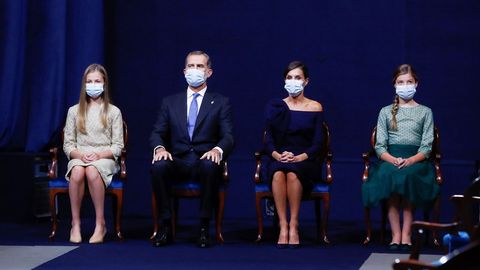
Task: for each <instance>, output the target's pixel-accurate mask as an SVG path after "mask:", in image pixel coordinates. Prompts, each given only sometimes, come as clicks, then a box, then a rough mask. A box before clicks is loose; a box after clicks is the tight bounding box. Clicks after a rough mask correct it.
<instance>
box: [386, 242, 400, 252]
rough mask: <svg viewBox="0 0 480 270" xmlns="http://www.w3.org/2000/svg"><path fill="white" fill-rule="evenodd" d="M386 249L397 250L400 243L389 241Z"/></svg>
mask: <svg viewBox="0 0 480 270" xmlns="http://www.w3.org/2000/svg"><path fill="white" fill-rule="evenodd" d="M388 249H389V250H393V251H396V250H399V249H400V244H397V243H390V245H388Z"/></svg>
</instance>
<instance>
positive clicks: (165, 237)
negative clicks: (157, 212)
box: [153, 227, 173, 247]
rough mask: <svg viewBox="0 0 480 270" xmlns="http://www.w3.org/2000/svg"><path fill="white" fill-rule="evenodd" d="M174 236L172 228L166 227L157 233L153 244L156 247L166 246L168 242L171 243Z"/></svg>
mask: <svg viewBox="0 0 480 270" xmlns="http://www.w3.org/2000/svg"><path fill="white" fill-rule="evenodd" d="M172 239H173V237H172V232H171V230H170V228H168V227H164V228H162V230H161V231H160V232H159V233H157V235H155V238H153V246H154V247H164V246H166V245H168V244H171V243H172V242H173V241H172Z"/></svg>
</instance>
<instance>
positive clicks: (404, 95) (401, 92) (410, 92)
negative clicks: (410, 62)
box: [395, 84, 417, 101]
mask: <svg viewBox="0 0 480 270" xmlns="http://www.w3.org/2000/svg"><path fill="white" fill-rule="evenodd" d="M395 92H396V93H397V95H398V96H399V97H400V98H401V99H403V100H405V101H408V100H411V99H412V98H413V96H414V95H415V92H417V90H416V89H415V84H405V85H396V86H395Z"/></svg>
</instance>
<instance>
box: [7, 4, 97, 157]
mask: <svg viewBox="0 0 480 270" xmlns="http://www.w3.org/2000/svg"><path fill="white" fill-rule="evenodd" d="M0 5H1V6H0V21H1V23H0V24H1V25H2V27H1V28H0V29H1V30H0V31H1V32H0V40H2V42H1V45H0V46H1V47H0V55H1V62H0V68H1V69H0V96H1V99H0V112H1V115H0V149H2V150H11V151H12V150H16V151H39V150H41V149H42V148H44V147H45V146H46V145H47V144H48V143H49V142H50V140H51V137H52V134H54V133H55V130H57V129H58V128H59V127H60V126H62V124H63V122H64V118H65V116H66V115H65V113H66V110H67V109H68V107H69V106H71V105H73V104H74V103H76V102H77V100H78V93H79V90H80V82H81V77H82V75H83V70H84V69H85V67H86V66H87V65H88V64H89V63H92V62H100V63H102V62H103V53H104V38H103V37H104V23H103V21H104V9H103V2H102V1H95V0H89V1H64V0H2V1H1V3H0Z"/></svg>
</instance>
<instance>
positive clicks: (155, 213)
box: [150, 192, 158, 240]
mask: <svg viewBox="0 0 480 270" xmlns="http://www.w3.org/2000/svg"><path fill="white" fill-rule="evenodd" d="M152 217H153V233H152V236H150V240H152V239H153V238H155V236H157V233H158V209H157V199H156V198H155V193H153V192H152Z"/></svg>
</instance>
